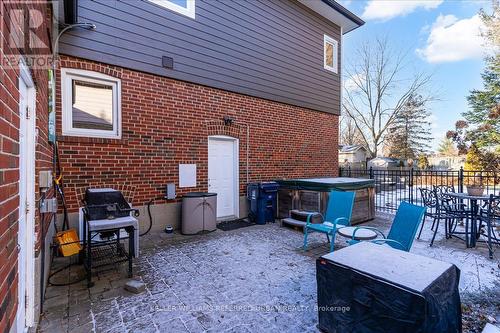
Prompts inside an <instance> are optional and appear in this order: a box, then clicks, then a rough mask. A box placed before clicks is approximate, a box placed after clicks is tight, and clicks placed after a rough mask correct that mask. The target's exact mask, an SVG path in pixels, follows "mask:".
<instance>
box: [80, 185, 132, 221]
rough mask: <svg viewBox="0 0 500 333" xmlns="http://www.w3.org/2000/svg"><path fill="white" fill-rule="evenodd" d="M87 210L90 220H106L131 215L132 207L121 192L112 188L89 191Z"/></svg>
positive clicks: (86, 203)
mask: <svg viewBox="0 0 500 333" xmlns="http://www.w3.org/2000/svg"><path fill="white" fill-rule="evenodd" d="M85 208H86V209H87V213H88V218H89V220H105V219H114V218H117V217H125V216H129V215H130V205H129V204H128V202H127V200H125V198H124V197H123V194H122V193H121V192H120V191H117V190H114V189H112V188H98V189H95V188H94V189H87V190H86V191H85Z"/></svg>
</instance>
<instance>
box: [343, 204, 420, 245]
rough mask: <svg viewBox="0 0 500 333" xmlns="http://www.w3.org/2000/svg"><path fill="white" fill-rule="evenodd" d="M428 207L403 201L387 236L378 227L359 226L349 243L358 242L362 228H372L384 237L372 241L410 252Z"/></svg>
mask: <svg viewBox="0 0 500 333" xmlns="http://www.w3.org/2000/svg"><path fill="white" fill-rule="evenodd" d="M425 212H426V207H423V206H417V205H413V204H410V203H408V202H405V201H402V202H401V204H400V205H399V208H398V210H397V212H396V216H395V217H394V220H393V222H392V226H391V230H389V234H388V235H387V237H386V236H385V235H384V233H383V232H382V231H380V230H378V229H377V228H373V227H357V228H356V229H355V230H354V232H353V234H352V239H351V240H349V244H351V245H352V244H355V243H358V241H357V240H356V239H355V238H356V232H357V231H358V230H361V229H370V230H373V231H375V232H377V233H379V234H380V235H381V236H382V238H378V239H374V240H371V241H370V242H372V243H376V244H387V245H389V246H391V247H392V248H395V249H397V250H403V251H406V252H410V249H411V246H412V244H413V240H414V239H415V235H416V234H417V229H418V225H419V224H420V222H422V223H423V221H422V220H423V219H424V217H425Z"/></svg>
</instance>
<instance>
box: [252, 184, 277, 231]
mask: <svg viewBox="0 0 500 333" xmlns="http://www.w3.org/2000/svg"><path fill="white" fill-rule="evenodd" d="M278 188H279V185H278V183H276V182H262V183H250V184H248V186H247V199H248V219H249V220H250V221H252V222H255V223H257V224H266V222H274V219H275V218H276V211H277V194H278Z"/></svg>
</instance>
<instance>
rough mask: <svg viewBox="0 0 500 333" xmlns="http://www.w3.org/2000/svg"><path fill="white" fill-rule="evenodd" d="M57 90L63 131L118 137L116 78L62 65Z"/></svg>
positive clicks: (118, 116)
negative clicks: (60, 105)
mask: <svg viewBox="0 0 500 333" xmlns="http://www.w3.org/2000/svg"><path fill="white" fill-rule="evenodd" d="M61 91H62V95H61V97H62V124H63V126H62V134H63V135H68V136H83V137H95V138H111V139H119V138H120V137H121V120H120V118H121V105H120V98H121V97H120V79H117V78H114V77H112V76H108V75H104V74H101V73H97V72H91V71H85V70H78V69H69V68H63V69H61Z"/></svg>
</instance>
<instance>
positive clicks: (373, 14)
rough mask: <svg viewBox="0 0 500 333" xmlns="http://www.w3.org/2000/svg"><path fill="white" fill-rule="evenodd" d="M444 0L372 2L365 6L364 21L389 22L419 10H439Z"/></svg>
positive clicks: (386, 0) (387, 0) (373, 0)
mask: <svg viewBox="0 0 500 333" xmlns="http://www.w3.org/2000/svg"><path fill="white" fill-rule="evenodd" d="M441 3H443V0H392V1H389V0H370V1H368V3H367V4H366V6H365V9H364V12H363V15H362V17H363V19H365V20H377V21H387V20H390V19H392V18H395V17H398V16H406V15H408V14H410V13H412V12H414V11H415V10H417V9H419V8H423V9H426V10H429V9H435V8H437V7H438V6H439V5H440V4H441Z"/></svg>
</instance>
